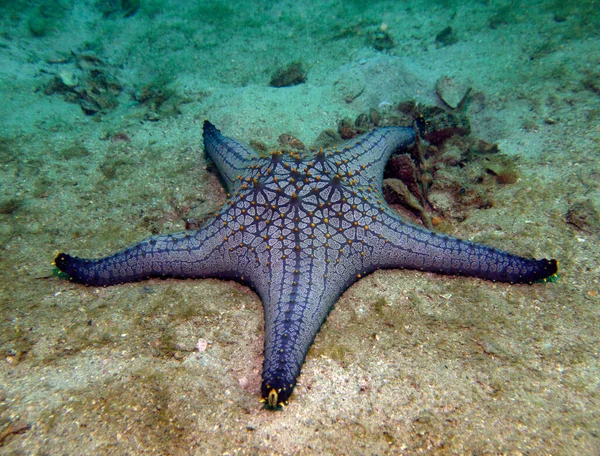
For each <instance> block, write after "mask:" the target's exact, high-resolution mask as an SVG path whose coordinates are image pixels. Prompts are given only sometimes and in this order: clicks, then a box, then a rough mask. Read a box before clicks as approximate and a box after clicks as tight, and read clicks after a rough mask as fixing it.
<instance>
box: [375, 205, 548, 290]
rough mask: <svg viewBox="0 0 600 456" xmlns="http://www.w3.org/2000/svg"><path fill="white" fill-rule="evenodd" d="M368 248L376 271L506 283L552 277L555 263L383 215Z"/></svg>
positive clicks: (526, 281)
mask: <svg viewBox="0 0 600 456" xmlns="http://www.w3.org/2000/svg"><path fill="white" fill-rule="evenodd" d="M373 232H374V233H377V234H378V235H379V236H377V238H374V237H372V238H371V241H370V243H371V248H372V249H373V255H374V257H373V258H374V259H377V264H376V266H377V267H379V268H406V269H418V270H421V271H429V272H438V273H441V274H454V275H464V276H471V277H479V278H481V279H486V280H493V281H498V282H510V283H529V284H531V283H533V282H536V281H540V280H544V279H547V278H548V277H550V276H552V275H554V274H556V272H557V270H558V263H557V261H556V260H548V259H541V260H536V259H534V258H523V257H520V256H518V255H513V254H511V253H509V252H505V251H503V250H500V249H496V248H494V247H489V246H487V245H483V244H477V243H474V242H469V241H464V240H461V239H458V238H455V237H452V236H447V235H444V234H440V233H435V232H432V231H429V230H426V229H424V228H420V227H416V226H412V225H409V224H407V223H405V222H403V221H402V220H401V219H399V217H396V216H395V215H391V214H383V216H382V217H381V221H380V222H379V223H377V224H375V225H374V226H373Z"/></svg>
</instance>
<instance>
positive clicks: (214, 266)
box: [54, 219, 231, 286]
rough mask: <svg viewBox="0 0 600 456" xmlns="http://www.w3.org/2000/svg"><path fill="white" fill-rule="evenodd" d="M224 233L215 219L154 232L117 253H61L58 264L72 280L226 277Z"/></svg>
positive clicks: (95, 283)
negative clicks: (175, 230)
mask: <svg viewBox="0 0 600 456" xmlns="http://www.w3.org/2000/svg"><path fill="white" fill-rule="evenodd" d="M222 244H223V233H222V230H220V229H219V225H218V222H217V221H216V220H215V219H213V220H212V221H209V222H208V223H207V224H206V225H205V226H204V227H203V228H202V229H200V230H198V231H195V232H190V231H188V232H182V233H176V234H170V235H162V236H153V237H150V238H148V239H146V240H144V241H141V242H139V243H137V244H134V245H132V246H130V247H127V248H126V249H124V250H122V251H120V252H118V253H115V254H114V255H110V256H107V257H105V258H98V259H85V258H78V257H75V256H71V255H69V254H66V253H59V254H57V255H56V258H55V259H54V265H55V266H56V267H57V268H58V269H60V270H61V271H62V272H63V273H65V274H67V275H68V276H69V278H70V280H72V281H74V282H77V283H82V284H84V285H93V286H108V285H115V284H119V283H125V282H137V281H140V280H145V279H149V278H151V277H163V278H166V277H177V278H193V277H223V278H228V277H229V275H230V274H228V270H230V269H231V268H230V265H229V264H228V263H227V261H226V257H224V256H223V254H222V252H220V250H219V249H220V247H221V246H222Z"/></svg>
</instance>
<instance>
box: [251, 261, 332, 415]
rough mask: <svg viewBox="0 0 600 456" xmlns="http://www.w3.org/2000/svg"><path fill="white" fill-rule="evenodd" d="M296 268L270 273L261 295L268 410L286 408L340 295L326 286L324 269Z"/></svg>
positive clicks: (263, 391)
mask: <svg viewBox="0 0 600 456" xmlns="http://www.w3.org/2000/svg"><path fill="white" fill-rule="evenodd" d="M291 264H298V263H296V261H293V262H291ZM299 264H300V265H299V267H298V269H295V270H290V271H287V272H286V271H285V270H284V271H282V272H281V273H278V272H275V271H273V270H272V273H271V275H270V277H271V278H272V281H271V285H270V287H269V290H268V291H267V292H266V293H260V295H261V299H262V301H263V305H264V309H265V351H264V353H265V357H264V364H263V373H262V386H261V395H262V398H263V400H264V401H265V402H267V406H269V407H271V408H277V407H278V406H279V405H281V404H287V401H288V398H289V397H290V395H291V394H292V391H293V390H294V387H295V386H296V379H297V378H298V376H299V375H300V371H301V368H302V365H303V364H304V359H305V358H306V354H307V353H308V350H309V349H310V347H311V345H312V343H313V341H314V339H315V336H316V335H317V333H318V332H319V329H320V328H321V326H322V324H323V322H324V321H325V320H326V318H327V315H328V314H329V311H330V310H331V309H332V308H333V305H334V303H335V301H336V300H337V298H338V297H339V295H340V293H341V291H343V289H342V288H339V289H338V288H336V287H335V286H334V287H331V286H328V280H327V279H326V275H324V274H323V270H322V268H323V265H320V264H315V263H313V262H308V261H306V262H300V263H299ZM273 272H275V274H273ZM278 279H279V280H278Z"/></svg>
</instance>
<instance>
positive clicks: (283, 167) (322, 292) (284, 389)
mask: <svg viewBox="0 0 600 456" xmlns="http://www.w3.org/2000/svg"><path fill="white" fill-rule="evenodd" d="M416 134H417V132H416V129H415V128H413V127H386V128H378V129H375V130H372V131H371V132H369V133H366V134H364V135H362V136H360V137H358V138H356V139H354V140H352V141H350V142H348V143H346V145H345V146H343V147H342V148H340V149H326V150H318V151H312V152H311V153H310V154H307V155H300V154H298V153H294V152H291V153H283V152H281V151H275V152H272V153H270V154H266V155H264V154H263V155H260V154H258V153H256V152H255V151H253V150H251V149H249V148H247V147H245V146H244V145H242V144H240V143H238V142H237V141H235V140H233V139H231V138H227V137H225V136H223V135H222V134H221V133H220V131H219V130H217V129H216V128H215V127H214V126H213V125H212V124H211V123H210V122H208V121H205V122H204V150H205V152H206V154H207V155H208V156H209V157H210V159H212V161H213V162H214V163H215V165H216V167H217V169H218V171H219V173H220V175H221V177H222V180H223V182H224V184H225V186H226V187H227V190H228V192H229V193H228V199H227V201H226V202H225V203H224V204H223V206H222V207H221V208H220V210H219V211H218V213H216V214H215V215H214V216H213V217H212V218H211V219H210V220H208V221H207V222H206V223H204V225H203V226H202V227H201V228H200V229H199V230H197V231H193V232H190V231H188V232H182V233H176V234H169V235H161V236H153V237H150V238H148V239H146V240H144V241H141V242H139V243H138V244H135V245H133V246H131V247H128V248H126V249H124V250H122V251H121V252H119V253H116V254H114V255H112V256H108V257H106V258H100V259H82V258H77V257H74V256H71V255H68V254H66V253H59V254H58V255H57V256H56V258H55V260H54V264H55V265H56V267H58V268H59V269H60V270H61V271H62V272H64V273H65V274H67V275H68V276H69V278H70V279H71V280H72V281H74V282H78V283H82V284H84V285H93V286H107V285H115V284H119V283H124V282H133V281H139V280H144V279H149V278H151V277H162V278H167V277H177V278H203V277H213V278H220V279H226V280H237V281H239V282H242V283H245V284H247V285H249V286H250V287H252V288H253V289H254V290H255V291H256V292H257V293H258V295H259V296H260V298H261V300H262V303H263V306H264V314H265V352H264V365H263V373H262V386H261V396H262V400H263V401H264V402H266V405H267V407H269V408H278V407H280V406H281V405H283V404H287V402H288V399H289V397H290V395H291V393H292V391H293V389H294V387H295V385H296V379H297V377H298V376H299V374H300V370H301V367H302V364H303V363H304V359H305V357H306V354H307V352H308V350H309V348H310V346H311V344H312V343H313V340H314V338H315V336H316V334H317V332H318V331H319V329H320V328H321V325H322V324H323V322H324V321H325V319H326V318H327V315H328V313H329V311H330V310H331V309H332V307H333V305H334V304H335V302H336V301H337V299H338V298H339V296H340V295H341V294H342V293H343V292H344V291H345V290H346V289H347V288H348V287H349V286H350V285H351V284H352V283H353V282H355V281H356V280H358V279H360V278H361V277H364V276H365V275H367V274H370V273H371V272H373V271H375V270H377V269H384V268H388V269H390V268H409V269H417V270H421V271H431V272H437V273H442V274H455V275H465V276H472V277H479V278H482V279H487V280H494V281H500V282H509V283H533V282H537V281H545V279H547V278H548V277H551V276H553V275H555V274H556V272H557V269H558V265H557V261H556V260H546V259H543V260H535V259H532V258H522V257H519V256H516V255H513V254H510V253H508V252H504V251H502V250H499V249H496V248H492V247H488V246H485V245H482V244H476V243H472V242H468V241H463V240H460V239H457V238H454V237H451V236H447V235H443V234H439V233H435V232H432V231H429V230H427V229H424V228H421V227H417V226H413V225H411V224H408V223H406V222H405V221H404V220H403V219H402V218H401V217H400V216H399V215H398V214H397V213H396V212H394V211H393V210H392V209H391V208H390V207H389V206H388V205H387V204H386V203H385V201H384V199H383V195H382V188H381V187H382V180H383V171H384V167H385V165H386V162H387V161H388V159H389V158H390V156H391V154H392V153H394V152H395V151H397V150H398V149H401V148H404V147H407V146H409V145H410V144H411V143H413V142H414V141H415V140H416Z"/></svg>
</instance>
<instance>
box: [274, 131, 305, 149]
mask: <svg viewBox="0 0 600 456" xmlns="http://www.w3.org/2000/svg"><path fill="white" fill-rule="evenodd" d="M279 144H281V145H282V146H289V147H291V148H292V149H298V150H304V149H305V146H304V143H303V142H302V141H300V140H299V139H298V138H296V137H295V136H292V135H289V134H287V133H283V134H282V135H280V136H279Z"/></svg>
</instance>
